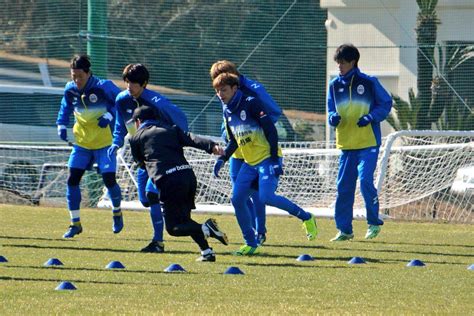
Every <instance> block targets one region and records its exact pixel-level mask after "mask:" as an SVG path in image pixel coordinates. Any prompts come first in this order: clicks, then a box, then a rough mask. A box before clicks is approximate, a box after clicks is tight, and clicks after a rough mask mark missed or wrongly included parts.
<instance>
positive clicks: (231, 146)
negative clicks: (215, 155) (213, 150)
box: [219, 124, 239, 161]
mask: <svg viewBox="0 0 474 316" xmlns="http://www.w3.org/2000/svg"><path fill="white" fill-rule="evenodd" d="M225 130H226V133H227V136H228V138H229V141H228V143H227V146H226V148H225V149H224V155H222V156H220V157H219V159H223V160H224V161H227V160H229V158H230V157H231V156H232V155H233V154H234V152H235V151H236V150H237V148H238V147H239V145H238V144H237V141H236V140H235V137H234V134H232V131H231V130H230V128H229V127H228V126H227V124H225Z"/></svg>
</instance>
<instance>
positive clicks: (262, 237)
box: [257, 234, 267, 246]
mask: <svg viewBox="0 0 474 316" xmlns="http://www.w3.org/2000/svg"><path fill="white" fill-rule="evenodd" d="M265 241H267V236H265V234H258V235H257V244H258V245H259V246H261V245H263V244H264V243H265Z"/></svg>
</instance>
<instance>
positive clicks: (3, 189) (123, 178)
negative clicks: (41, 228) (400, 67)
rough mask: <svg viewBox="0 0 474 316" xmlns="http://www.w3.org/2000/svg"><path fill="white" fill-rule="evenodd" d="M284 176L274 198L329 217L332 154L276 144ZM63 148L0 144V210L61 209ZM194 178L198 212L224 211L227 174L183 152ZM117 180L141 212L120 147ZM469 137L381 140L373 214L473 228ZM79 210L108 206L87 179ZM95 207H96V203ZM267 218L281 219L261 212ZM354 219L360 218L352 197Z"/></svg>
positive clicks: (412, 134) (473, 157)
mask: <svg viewBox="0 0 474 316" xmlns="http://www.w3.org/2000/svg"><path fill="white" fill-rule="evenodd" d="M282 147H283V153H284V172H285V173H284V175H283V176H282V178H281V181H280V185H279V188H278V193H279V194H282V195H284V196H286V197H288V198H290V199H291V200H293V201H295V202H296V203H298V204H299V205H301V206H302V207H304V208H305V209H307V210H309V211H311V212H313V213H314V214H316V215H318V216H332V215H333V203H334V199H335V196H336V177H337V172H338V157H339V150H336V149H335V148H334V144H328V143H325V142H324V143H323V142H298V143H282ZM70 150H71V148H70V147H53V146H16V145H0V197H2V202H4V203H17V200H21V201H26V202H29V203H35V204H38V203H41V204H48V205H57V206H65V192H66V179H67V166H66V164H67V159H68V156H69V153H70ZM185 153H186V156H187V159H188V160H189V162H190V164H191V165H192V166H193V169H194V172H195V173H196V176H197V179H198V191H197V198H196V202H197V206H198V210H203V211H207V212H213V211H215V212H232V211H233V210H232V207H231V205H230V195H231V185H230V180H229V175H228V168H226V167H224V168H223V169H222V172H221V177H220V178H217V179H216V178H214V177H212V168H213V165H214V161H215V157H213V156H211V155H208V154H206V153H205V152H202V151H199V150H195V149H193V148H187V149H186V151H185ZM118 158H119V159H118V166H119V168H118V172H117V179H118V182H119V185H120V187H121V188H122V194H123V200H124V202H123V206H124V208H126V209H143V207H142V206H141V204H140V202H139V201H138V197H137V190H136V184H135V177H134V174H135V172H136V165H135V164H134V163H133V161H132V157H131V155H130V150H129V148H128V147H124V148H123V149H122V150H121V151H120V154H119V156H118ZM473 168H474V131H466V132H457V131H455V132H450V131H402V132H397V133H393V134H391V135H389V136H388V137H386V138H384V141H383V145H382V147H381V153H380V156H379V163H378V167H377V170H376V178H375V181H376V185H377V188H378V190H379V199H380V205H381V213H382V214H385V215H386V216H390V217H393V218H404V219H429V220H431V219H437V220H439V219H441V220H447V221H458V222H469V223H471V222H472V221H473V214H474V209H473V203H474V192H473V191H474V189H473V187H474V184H473V181H474V180H473V178H474V175H472V170H473ZM81 186H82V188H83V201H84V203H87V205H91V206H95V205H97V206H99V207H108V205H109V204H110V201H108V199H107V196H106V195H105V194H103V193H102V192H103V185H102V180H101V179H100V177H98V176H97V175H96V173H95V172H88V173H86V175H85V178H84V180H83V181H82V183H81ZM97 200H98V202H97ZM268 212H269V213H276V214H284V213H283V212H280V211H278V210H276V209H272V208H268ZM354 215H355V216H362V217H363V216H365V208H364V204H363V199H362V197H361V195H360V192H359V189H358V188H357V192H356V201H355V210H354Z"/></svg>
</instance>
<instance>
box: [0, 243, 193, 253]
mask: <svg viewBox="0 0 474 316" xmlns="http://www.w3.org/2000/svg"><path fill="white" fill-rule="evenodd" d="M3 247H12V248H33V249H59V250H79V251H102V252H119V253H142V252H140V250H130V249H111V248H90V247H68V246H40V245H16V244H9V245H3ZM143 254H144V255H146V254H148V253H145V252H143ZM166 254H172V255H178V254H194V255H195V254H196V252H195V251H183V250H167V251H166Z"/></svg>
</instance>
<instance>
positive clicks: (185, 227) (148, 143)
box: [130, 105, 228, 262]
mask: <svg viewBox="0 0 474 316" xmlns="http://www.w3.org/2000/svg"><path fill="white" fill-rule="evenodd" d="M156 112H157V111H156V108H155V107H151V106H146V105H144V106H140V107H138V108H137V109H135V111H134V113H133V121H134V122H135V127H136V128H137V133H136V134H135V135H134V136H132V137H131V138H130V148H131V151H132V156H133V159H134V160H135V161H136V162H137V163H138V165H139V166H140V168H146V170H147V173H148V175H149V176H150V179H151V183H152V185H153V186H154V187H156V189H158V190H159V192H160V196H159V199H160V201H161V203H162V205H163V214H164V217H165V219H166V220H165V223H166V231H167V232H168V233H169V234H170V235H172V236H191V238H192V239H193V240H194V241H195V242H196V243H197V244H198V245H199V248H200V249H201V257H199V258H198V259H197V261H210V262H213V261H216V256H215V253H214V251H213V250H212V248H210V247H209V244H208V243H207V240H206V239H207V238H208V237H213V238H216V239H217V240H219V241H220V242H221V243H223V244H224V245H227V243H228V240H227V236H226V234H225V233H223V232H222V231H220V230H219V227H218V226H217V223H216V221H215V220H214V219H208V220H207V221H206V222H205V223H204V224H198V223H196V222H195V221H194V220H192V219H191V210H192V209H194V208H195V205H194V196H195V195H196V187H197V181H196V176H195V174H194V172H193V170H192V167H191V166H190V165H189V163H188V162H187V161H186V158H185V157H184V152H183V147H185V146H191V147H194V148H198V149H202V150H204V151H206V152H207V153H209V154H211V153H214V154H223V152H224V151H223V149H222V148H220V147H219V146H218V145H217V144H216V143H214V142H213V141H211V140H208V139H205V138H201V137H198V136H195V135H193V134H191V133H185V132H183V131H182V130H181V129H180V128H179V127H177V126H176V125H175V126H169V125H168V124H167V123H165V122H164V121H162V120H161V117H160V116H159V114H158V115H156V114H157V113H156Z"/></svg>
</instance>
